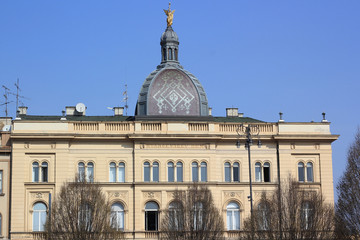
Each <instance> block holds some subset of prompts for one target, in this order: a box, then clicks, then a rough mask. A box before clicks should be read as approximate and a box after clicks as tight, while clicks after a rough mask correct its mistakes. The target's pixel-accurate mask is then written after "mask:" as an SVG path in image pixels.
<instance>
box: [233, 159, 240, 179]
mask: <svg viewBox="0 0 360 240" xmlns="http://www.w3.org/2000/svg"><path fill="white" fill-rule="evenodd" d="M233 179H234V182H240V165H239V163H234V164H233Z"/></svg>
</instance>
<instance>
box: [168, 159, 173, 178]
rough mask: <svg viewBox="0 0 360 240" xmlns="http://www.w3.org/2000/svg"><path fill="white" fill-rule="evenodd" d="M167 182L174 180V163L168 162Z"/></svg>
mask: <svg viewBox="0 0 360 240" xmlns="http://www.w3.org/2000/svg"><path fill="white" fill-rule="evenodd" d="M168 182H174V163H172V162H168Z"/></svg>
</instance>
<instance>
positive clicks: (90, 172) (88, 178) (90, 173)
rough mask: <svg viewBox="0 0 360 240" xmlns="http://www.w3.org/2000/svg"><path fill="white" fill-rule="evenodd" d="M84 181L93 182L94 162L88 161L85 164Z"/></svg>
mask: <svg viewBox="0 0 360 240" xmlns="http://www.w3.org/2000/svg"><path fill="white" fill-rule="evenodd" d="M86 170H87V171H86V181H88V182H93V181H94V164H93V163H92V162H89V163H88V164H87V166H86Z"/></svg>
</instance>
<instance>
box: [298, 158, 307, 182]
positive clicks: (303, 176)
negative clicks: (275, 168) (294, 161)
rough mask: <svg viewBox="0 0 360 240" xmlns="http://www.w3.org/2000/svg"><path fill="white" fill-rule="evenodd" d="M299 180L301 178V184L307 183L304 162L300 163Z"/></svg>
mask: <svg viewBox="0 0 360 240" xmlns="http://www.w3.org/2000/svg"><path fill="white" fill-rule="evenodd" d="M298 178H299V182H304V181H305V167H304V163H302V162H299V163H298Z"/></svg>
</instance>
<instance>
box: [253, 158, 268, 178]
mask: <svg viewBox="0 0 360 240" xmlns="http://www.w3.org/2000/svg"><path fill="white" fill-rule="evenodd" d="M255 181H256V182H270V163H269V162H265V163H264V164H263V165H262V164H261V163H260V162H257V163H255Z"/></svg>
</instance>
